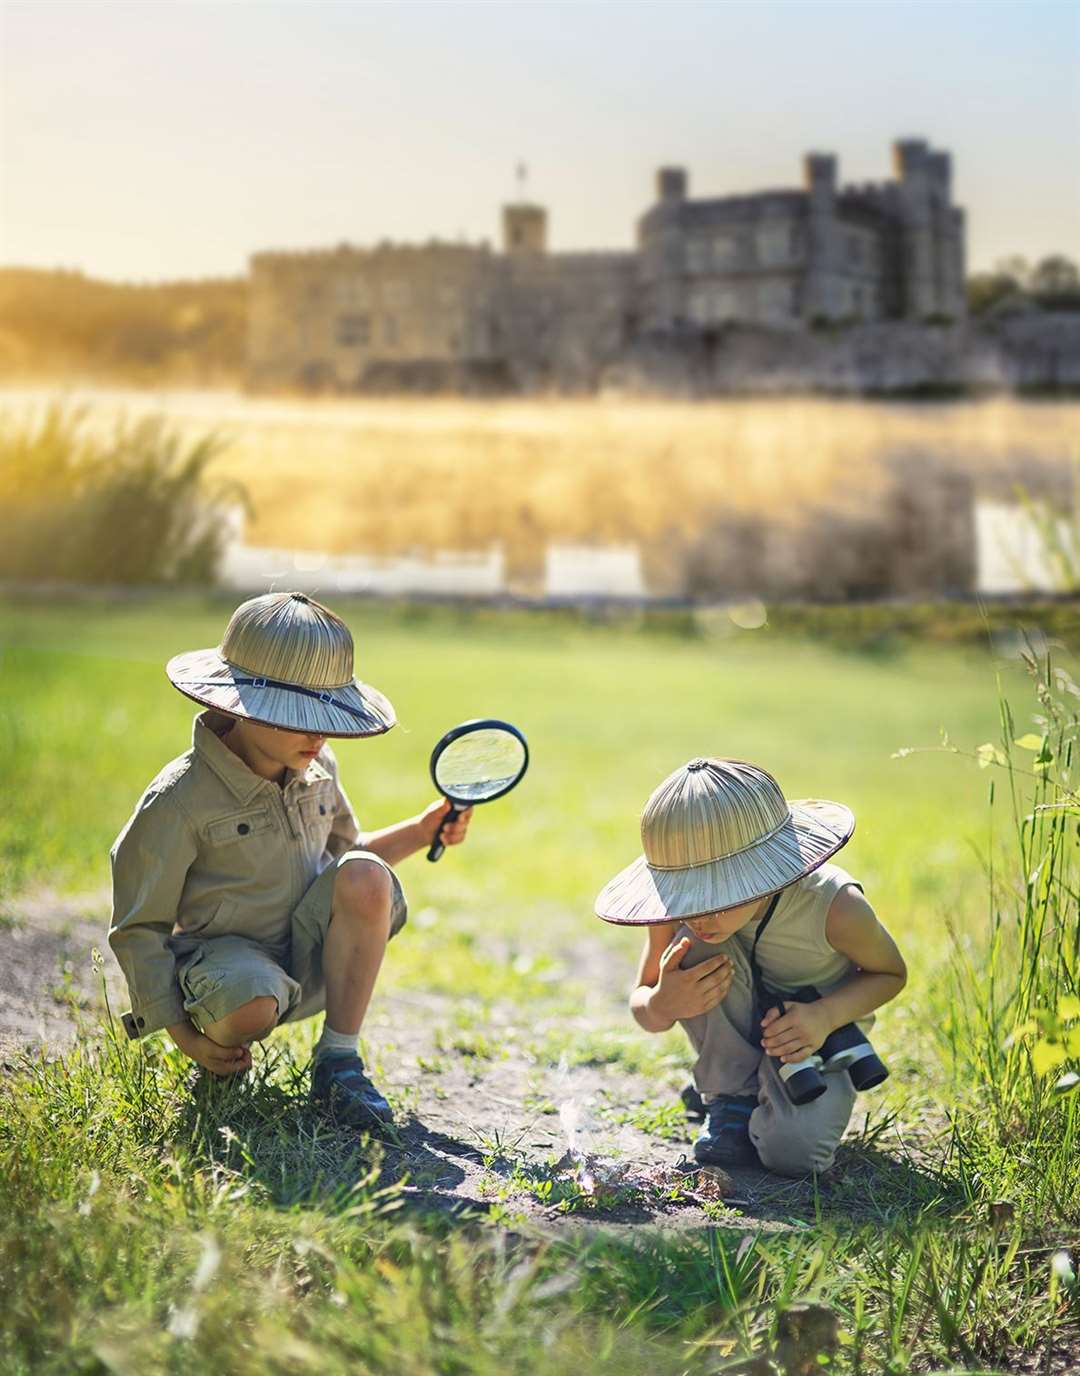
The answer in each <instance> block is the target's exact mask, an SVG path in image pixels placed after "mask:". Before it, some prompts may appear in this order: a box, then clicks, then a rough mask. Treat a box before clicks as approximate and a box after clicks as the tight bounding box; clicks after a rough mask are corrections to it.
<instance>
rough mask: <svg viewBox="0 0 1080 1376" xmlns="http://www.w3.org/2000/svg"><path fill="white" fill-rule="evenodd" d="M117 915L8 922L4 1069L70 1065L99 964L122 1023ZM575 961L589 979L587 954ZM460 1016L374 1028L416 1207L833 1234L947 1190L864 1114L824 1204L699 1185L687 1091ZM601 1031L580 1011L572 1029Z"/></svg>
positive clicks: (509, 1026) (75, 913)
mask: <svg viewBox="0 0 1080 1376" xmlns="http://www.w3.org/2000/svg"><path fill="white" fill-rule="evenodd" d="M106 913H107V903H106V900H105V899H104V897H103V896H90V897H87V898H82V899H58V898H56V897H54V896H50V895H39V896H36V897H33V898H29V899H20V900H19V902H18V904H17V906H15V907H9V909H8V910H7V911H5V912H0V1059H2V1060H3V1061H4V1063H5V1069H7V1068H10V1066H11V1065H12V1064H13V1063H14V1061H15V1060H16V1058H17V1057H18V1055H19V1054H20V1052H22V1051H25V1050H27V1049H31V1050H35V1049H36V1050H41V1049H44V1050H45V1051H46V1052H47V1053H49V1054H62V1053H63V1051H64V1050H65V1048H66V1047H68V1046H70V1044H71V1042H72V1041H73V1039H74V1036H75V1016H76V1013H77V1011H78V1010H81V1011H82V1012H83V1013H88V1014H91V1015H92V1014H94V1013H96V1012H98V1011H100V1010H101V1009H102V1006H103V990H102V973H99V972H98V971H96V970H95V967H94V965H93V962H92V958H91V952H92V950H93V949H94V948H96V949H97V950H99V951H101V952H102V956H103V966H102V972H103V974H104V980H105V985H106V987H107V989H108V991H109V998H110V1001H111V1003H112V1007H113V1009H114V1011H116V1010H118V1009H120V1008H122V1007H124V1006H125V993H124V984H123V979H122V977H121V975H120V971H119V969H118V968H117V966H116V964H115V961H114V960H113V957H112V955H111V953H110V952H109V950H108V947H107V944H106V941H105V930H106V925H107V917H106ZM597 955H598V958H602V955H603V953H602V951H601V950H600V948H599V947H598V950H597ZM576 958H577V960H578V962H579V964H580V962H581V960H582V953H581V951H580V950H579V951H578V952H577V953H576ZM598 963H600V960H599V959H598ZM614 1001H615V994H614V991H605V990H603V989H601V990H600V991H599V1000H598V1002H599V1004H600V1005H602V1006H603V1014H602V1016H601V1017H599V1018H598V1019H597V1021H598V1023H600V1022H604V1019H605V1018H606V1019H607V1021H606V1022H604V1025H605V1026H610V1017H611V1012H612V1009H613V1008H614ZM456 1011H457V1010H456V1009H455V1007H454V1004H453V1002H452V1001H451V1000H450V999H449V998H446V997H441V996H437V995H430V994H422V993H404V992H396V993H394V992H392V993H389V994H386V995H383V996H382V997H378V998H377V999H376V1001H375V1003H374V1004H373V1006H372V1010H371V1013H370V1015H369V1020H368V1025H367V1028H366V1037H367V1040H368V1042H369V1045H370V1047H371V1048H372V1049H373V1053H374V1054H373V1055H372V1056H371V1057H370V1060H371V1063H372V1065H373V1066H374V1067H375V1070H376V1076H377V1078H378V1080H379V1082H380V1084H381V1085H382V1086H383V1087H384V1088H385V1090H386V1091H387V1092H388V1094H389V1096H390V1097H391V1099H392V1100H393V1101H394V1103H395V1106H396V1108H397V1118H398V1122H399V1124H400V1127H401V1143H400V1145H399V1146H397V1147H392V1148H390V1149H389V1150H388V1152H387V1155H386V1159H385V1162H384V1176H385V1177H386V1178H388V1179H394V1180H401V1179H403V1178H404V1179H405V1180H406V1182H407V1183H406V1185H405V1194H406V1197H407V1199H409V1200H410V1201H411V1202H412V1203H413V1204H414V1205H415V1206H417V1207H423V1208H427V1209H430V1208H435V1209H439V1210H442V1211H446V1212H450V1213H455V1214H464V1215H467V1214H473V1213H476V1212H482V1213H484V1214H489V1215H490V1214H492V1213H494V1214H495V1215H496V1216H498V1217H503V1218H507V1219H511V1220H514V1221H517V1222H525V1221H531V1222H533V1223H535V1224H537V1225H538V1226H540V1227H542V1228H545V1229H546V1228H549V1227H550V1228H554V1229H556V1230H558V1231H560V1232H561V1231H564V1230H566V1229H576V1228H580V1227H582V1226H593V1225H595V1224H598V1223H602V1224H603V1225H604V1226H608V1227H616V1228H627V1227H635V1226H640V1225H642V1224H646V1225H653V1226H660V1227H664V1228H688V1227H689V1228H693V1227H700V1226H702V1225H707V1224H723V1225H727V1226H736V1227H745V1228H746V1229H747V1230H748V1231H751V1230H754V1231H756V1230H758V1229H776V1228H786V1227H800V1226H805V1225H806V1224H808V1223H810V1222H812V1221H814V1219H815V1218H816V1217H817V1216H818V1214H819V1213H821V1212H823V1213H825V1214H832V1215H833V1216H835V1218H836V1219H837V1221H842V1220H850V1219H852V1218H853V1217H855V1216H862V1217H870V1218H873V1217H875V1216H878V1217H881V1215H882V1207H884V1206H879V1205H878V1204H876V1203H875V1200H876V1199H878V1198H879V1197H880V1196H881V1193H882V1190H881V1189H880V1188H879V1187H880V1186H882V1185H883V1184H884V1177H885V1176H886V1175H887V1177H888V1188H887V1193H888V1196H889V1199H890V1200H893V1201H895V1199H896V1198H897V1197H898V1183H897V1179H896V1177H897V1173H898V1172H900V1173H902V1174H904V1175H905V1177H907V1178H908V1184H909V1185H910V1187H911V1194H912V1198H913V1199H914V1198H916V1197H920V1196H921V1197H922V1198H924V1199H925V1197H926V1193H927V1189H928V1188H929V1189H931V1190H938V1188H939V1187H938V1185H937V1184H935V1183H934V1182H932V1181H930V1180H929V1179H928V1178H925V1179H924V1178H923V1172H922V1170H921V1168H920V1166H919V1164H918V1161H917V1159H915V1158H914V1157H913V1156H912V1155H911V1154H910V1153H909V1154H908V1155H907V1157H906V1159H902V1158H901V1156H900V1154H898V1153H897V1152H896V1151H895V1150H892V1151H889V1152H885V1151H882V1150H881V1149H880V1147H879V1146H878V1145H876V1144H873V1143H871V1144H868V1143H867V1141H866V1140H865V1138H863V1139H860V1138H859V1136H858V1130H859V1129H860V1127H861V1126H862V1122H863V1114H861V1113H859V1112H857V1113H856V1117H855V1120H854V1122H853V1128H854V1129H855V1138H854V1139H853V1141H852V1143H851V1144H850V1145H845V1146H844V1147H842V1148H841V1153H840V1157H839V1158H838V1162H837V1166H836V1167H835V1168H834V1170H833V1171H832V1172H830V1173H829V1175H828V1177H826V1178H824V1179H822V1180H819V1182H818V1187H817V1190H816V1191H815V1189H814V1188H813V1186H812V1185H811V1184H810V1183H808V1182H805V1181H790V1180H784V1179H781V1178H779V1177H776V1176H772V1175H770V1174H769V1173H767V1172H765V1171H762V1170H757V1169H755V1170H741V1171H737V1172H733V1173H732V1175H730V1176H728V1175H725V1174H724V1173H723V1172H718V1171H717V1172H712V1171H709V1170H704V1171H703V1170H700V1169H698V1168H697V1167H696V1166H695V1165H694V1163H693V1161H692V1159H690V1160H688V1159H687V1158H688V1157H689V1155H690V1143H691V1140H692V1137H693V1133H694V1131H695V1125H694V1124H693V1123H691V1122H689V1121H688V1120H687V1119H686V1118H685V1116H684V1115H683V1114H682V1113H681V1112H680V1111H679V1110H678V1107H677V1105H678V1098H677V1089H678V1086H677V1084H676V1083H674V1082H671V1083H664V1084H658V1083H656V1082H654V1081H652V1080H650V1079H649V1078H648V1077H646V1076H644V1075H640V1074H633V1073H628V1072H627V1070H626V1068H625V1067H624V1066H622V1065H621V1064H620V1063H619V1062H618V1061H617V1060H616V1061H611V1062H609V1061H604V1062H603V1063H596V1062H593V1063H589V1062H586V1063H585V1064H578V1065H574V1066H572V1067H568V1066H567V1065H566V1064H565V1063H562V1064H559V1065H552V1064H550V1062H548V1061H545V1060H544V1059H543V1058H539V1057H534V1056H531V1055H530V1054H529V1053H528V1051H527V1050H525V1049H523V1046H522V1044H521V1042H520V1038H519V1037H518V1036H517V1032H518V1031H519V1030H520V1029H519V1028H518V1027H516V1026H515V1025H514V1023H513V1022H512V1021H511V1019H512V1018H513V1017H514V1015H515V1013H516V1010H509V1009H508V1010H502V1011H499V1010H496V1011H493V1012H492V1013H491V1014H490V1015H489V1017H488V1020H487V1021H486V1022H485V1023H484V1024H483V1025H482V1026H481V1027H480V1029H479V1031H477V1030H476V1029H473V1031H472V1033H470V1034H467V1035H461V1036H456V1037H455V1036H453V1035H450V1036H448V1033H447V1029H448V1028H449V1029H452V1028H453V1027H454V1026H455V1021H454V1019H455V1012H456ZM500 1019H501V1020H500ZM519 1021H520V1020H519ZM588 1023H589V1012H588V1010H583V1014H582V1017H581V1018H579V1019H575V1023H574V1027H575V1030H577V1029H578V1028H579V1026H581V1027H582V1028H583V1029H586V1030H587V1027H588ZM868 1106H869V1107H872V1106H871V1105H868ZM628 1119H633V1120H636V1121H635V1122H630V1121H627V1120H628ZM645 1128H647V1129H648V1130H644V1129H645ZM851 1135H852V1134H851V1132H850V1131H849V1137H850V1136H851ZM883 1168H885V1169H884V1170H883ZM899 1189H900V1193H901V1194H902V1190H903V1185H902V1184H901V1186H900V1187H899ZM875 1211H876V1215H875Z"/></svg>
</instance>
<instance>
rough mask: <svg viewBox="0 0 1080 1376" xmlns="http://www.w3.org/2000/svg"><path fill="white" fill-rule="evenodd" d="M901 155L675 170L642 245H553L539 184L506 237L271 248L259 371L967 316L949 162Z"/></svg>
mask: <svg viewBox="0 0 1080 1376" xmlns="http://www.w3.org/2000/svg"><path fill="white" fill-rule="evenodd" d="M892 162H893V176H892V177H891V178H884V179H882V180H879V181H861V182H851V183H845V184H843V185H841V184H840V182H839V176H838V160H837V158H836V156H835V155H834V154H832V153H827V152H816V153H809V154H807V155H806V156H805V158H804V159H803V185H802V187H781V188H774V189H771V190H765V191H760V192H755V193H751V194H746V193H739V194H737V195H734V196H719V197H716V196H713V197H701V198H697V199H695V198H693V197H691V195H690V182H689V177H688V175H687V172H686V170H685V169H684V168H681V167H663V168H661V169H659V171H658V173H657V176H656V182H655V199H654V200H653V202H652V204H651V205H650V206H649V207H647V208H646V210H645V211H644V213H643V214H642V215H641V217H640V218H639V220H638V224H637V247H636V249H629V250H610V251H607V250H589V251H570V252H557V253H552V252H549V250H548V212H547V210H546V208H545V207H544V206H542V205H538V204H535V203H533V202H528V201H524V200H522V201H518V202H516V203H513V204H510V205H506V206H504V207H503V208H502V238H501V246H500V248H499V249H498V250H495V249H493V248H492V246H491V244H490V243H489V242H488V241H486V240H484V241H480V242H478V243H465V242H461V241H448V240H442V239H438V238H433V239H430V240H428V241H427V242H426V243H419V244H418V243H397V242H394V241H392V240H389V239H384V240H381V241H379V242H378V243H375V244H372V245H355V244H351V243H347V242H345V243H340V244H338V245H336V246H335V247H332V248H313V249H296V250H266V251H263V252H259V253H256V254H254V255H253V257H252V259H251V283H252V311H251V327H250V336H249V363H250V378H251V381H252V383H253V385H255V386H297V385H301V386H303V385H305V384H307V385H313V386H335V387H341V388H348V387H353V386H362V385H364V379H365V378H366V377H371V376H378V377H391V376H395V375H401V376H404V375H406V373H407V372H408V370H410V369H411V370H413V373H415V374H417V375H422V376H424V377H429V376H431V377H439V376H446V377H450V376H453V377H455V378H467V377H468V376H470V375H473V374H475V373H477V371H479V373H480V374H482V375H483V376H485V377H495V376H503V377H505V378H507V379H519V380H520V379H532V380H544V379H547V380H548V381H549V382H555V383H560V382H562V383H565V382H567V381H568V382H569V385H573V386H590V385H594V384H595V382H596V379H598V378H599V377H601V376H602V375H603V374H604V371H605V370H606V369H609V368H612V367H616V368H617V367H618V365H619V363H620V361H621V360H622V359H624V358H625V357H626V356H627V352H628V351H629V350H632V349H633V348H634V346H635V343H636V341H639V340H640V339H643V338H645V337H649V338H653V339H655V338H663V337H665V336H668V335H671V334H677V335H686V334H690V335H693V334H694V333H696V332H698V333H700V332H715V330H716V329H717V327H719V326H723V325H725V324H729V323H736V322H737V323H744V324H754V325H759V326H764V327H768V328H772V329H785V330H797V329H802V328H805V327H806V326H807V325H809V324H811V323H813V322H817V321H821V320H825V321H829V320H831V321H867V322H871V321H876V320H885V319H908V320H924V319H928V318H934V319H940V318H953V319H957V318H960V317H962V316H963V315H964V311H965V301H964V243H963V239H964V215H963V211H962V210H961V209H959V207H956V206H954V205H952V203H951V184H952V182H951V179H952V160H951V158H950V156H949V154H948V153H946V152H943V151H941V150H938V149H935V148H933V147H932V146H931V145H930V144H929V142H928V141H927V140H925V139H901V140H897V142H896V143H895V144H894V145H893V148H892ZM395 370H397V372H396V373H395ZM402 370H405V373H403V372H402ZM410 375H411V374H410Z"/></svg>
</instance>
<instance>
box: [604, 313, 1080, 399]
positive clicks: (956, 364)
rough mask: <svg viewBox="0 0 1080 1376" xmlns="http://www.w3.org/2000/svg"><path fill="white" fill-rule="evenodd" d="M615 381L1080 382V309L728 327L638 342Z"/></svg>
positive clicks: (931, 386)
mask: <svg viewBox="0 0 1080 1376" xmlns="http://www.w3.org/2000/svg"><path fill="white" fill-rule="evenodd" d="M605 381H606V383H607V384H609V385H619V386H624V387H626V388H627V389H628V390H631V391H636V392H643V393H660V394H663V395H686V396H717V395H725V394H735V395H743V394H749V395H762V396H770V395H782V394H786V393H800V392H820V393H827V394H835V395H852V396H859V395H862V396H865V395H898V396H903V395H920V394H925V395H934V394H947V393H949V392H956V393H962V392H967V391H973V392H974V391H982V390H987V391H996V390H1020V389H1028V390H1046V391H1065V390H1076V389H1080V314H1065V313H1062V314H1050V313H1047V314H1044V315H1032V316H1019V317H1015V318H1012V319H1007V320H1002V321H999V322H996V323H993V324H988V325H974V324H965V325H954V326H942V327H937V326H924V325H915V324H906V323H903V322H891V321H889V322H880V323H877V324H874V325H861V326H851V327H849V328H845V329H836V330H822V331H808V332H795V331H790V330H764V329H756V328H753V327H748V326H729V327H727V328H724V329H719V330H716V331H714V332H711V333H707V334H706V335H705V336H704V337H699V336H698V335H696V334H692V333H690V332H672V333H666V334H665V333H660V332H656V333H653V334H652V335H649V336H645V337H642V338H640V339H638V340H636V341H635V342H634V344H633V345H632V346H631V348H630V349H629V350H628V354H627V358H626V361H625V363H624V365H622V366H621V367H620V368H618V369H616V370H613V371H612V372H611V373H610V374H609V375H608V376H607V377H606V379H605Z"/></svg>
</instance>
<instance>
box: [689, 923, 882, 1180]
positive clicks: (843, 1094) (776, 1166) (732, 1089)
mask: <svg viewBox="0 0 1080 1376" xmlns="http://www.w3.org/2000/svg"><path fill="white" fill-rule="evenodd" d="M683 936H688V937H690V939H691V941H692V943H693V944H692V945H691V947H690V949H689V950H688V951H687V953H686V955H685V956H683V959H682V967H683V969H689V968H690V967H691V966H694V965H698V964H700V962H701V961H703V960H708V959H709V957H710V956H716V955H721V954H723V955H726V956H727V957H728V959H729V960H730V961H731V964H732V970H733V977H732V981H731V987H730V989H729V990H728V992H727V994H726V996H725V997H724V998H723V999H722V1000H721V1001H720V1002H719V1003H718V1004H717V1006H716V1007H715V1008H713V1009H711V1010H710V1011H709V1012H708V1013H699V1014H698V1016H697V1017H694V1018H685V1019H682V1026H683V1028H684V1029H685V1031H686V1035H687V1036H688V1037H689V1038H690V1043H691V1045H692V1046H693V1048H694V1050H695V1051H696V1053H697V1060H696V1061H695V1063H694V1083H695V1084H696V1085H697V1088H698V1092H699V1093H700V1094H701V1096H702V1098H704V1099H705V1100H706V1102H708V1100H709V1099H710V1098H711V1097H714V1096H715V1095H717V1094H740V1095H754V1096H755V1097H756V1098H757V1107H756V1108H755V1109H754V1111H753V1113H751V1115H750V1140H751V1142H753V1144H754V1148H755V1150H756V1151H757V1154H758V1157H759V1159H760V1161H761V1164H762V1165H763V1166H764V1167H765V1168H766V1169H767V1170H770V1171H775V1172H776V1173H777V1174H778V1175H806V1174H808V1173H809V1172H810V1171H824V1170H827V1169H828V1168H829V1167H830V1166H831V1165H832V1163H833V1161H834V1160H835V1158H836V1148H837V1146H838V1145H839V1143H840V1138H841V1137H842V1136H843V1134H844V1129H845V1128H846V1127H847V1125H848V1120H849V1119H850V1118H851V1110H852V1108H853V1107H854V1104H855V1090H854V1088H853V1087H852V1084H851V1080H850V1078H849V1077H848V1075H847V1074H846V1073H845V1072H843V1071H840V1072H839V1073H837V1074H834V1075H826V1077H825V1083H826V1085H827V1086H828V1088H827V1089H826V1091H825V1093H824V1094H822V1095H821V1096H820V1098H817V1099H815V1100H813V1102H812V1103H809V1104H804V1105H803V1106H802V1107H801V1108H799V1107H797V1106H796V1105H795V1104H793V1103H792V1102H791V1100H790V1099H789V1098H788V1097H787V1091H786V1090H785V1089H784V1082H783V1081H782V1080H781V1078H780V1075H779V1072H778V1071H777V1068H776V1066H775V1065H774V1064H773V1062H772V1060H771V1058H770V1057H769V1056H767V1055H765V1053H764V1052H763V1051H762V1050H761V1047H760V1046H759V1045H757V1033H758V1032H759V1031H760V1028H759V1027H757V1026H755V1023H756V1021H757V1020H758V1019H760V1017H761V1011H759V1010H758V1009H757V1007H756V1000H755V998H754V986H753V977H752V975H751V971H750V962H749V960H748V959H747V957H746V953H745V951H744V950H743V948H742V946H740V944H739V943H738V942H737V941H735V940H734V939H733V938H728V940H727V941H721V942H717V943H716V944H715V945H713V944H711V943H709V942H706V941H698V940H696V939H695V937H694V934H693V933H692V932H691V931H690V929H689V928H688V927H682V928H680V929H679V931H678V933H677V934H676V939H678V938H680V937H683Z"/></svg>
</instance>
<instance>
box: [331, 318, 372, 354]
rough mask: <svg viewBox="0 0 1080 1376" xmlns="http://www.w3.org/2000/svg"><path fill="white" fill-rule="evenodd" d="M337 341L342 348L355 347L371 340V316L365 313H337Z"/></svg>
mask: <svg viewBox="0 0 1080 1376" xmlns="http://www.w3.org/2000/svg"><path fill="white" fill-rule="evenodd" d="M337 342H338V343H339V344H340V345H341V347H342V348H343V349H355V348H357V347H359V346H361V345H364V344H370V342H371V317H370V316H367V315H339V316H338V318H337Z"/></svg>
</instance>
